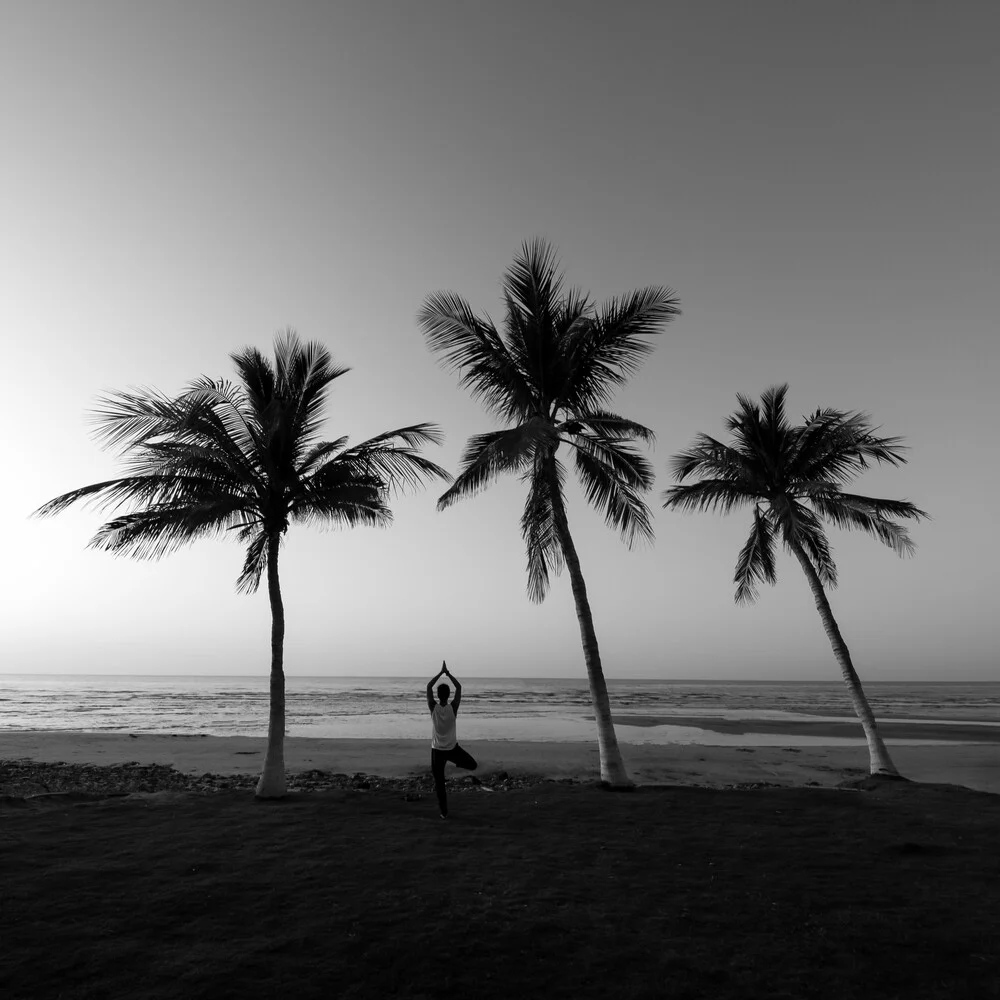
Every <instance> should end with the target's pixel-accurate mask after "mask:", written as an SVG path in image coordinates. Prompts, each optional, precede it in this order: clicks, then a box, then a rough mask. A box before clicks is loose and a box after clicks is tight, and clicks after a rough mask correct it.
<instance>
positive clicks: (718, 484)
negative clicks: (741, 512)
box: [662, 479, 764, 514]
mask: <svg viewBox="0 0 1000 1000" xmlns="http://www.w3.org/2000/svg"><path fill="white" fill-rule="evenodd" d="M662 499H663V506H664V507H670V508H673V509H674V510H688V511H706V510H708V511H713V512H715V511H718V512H721V513H722V514H728V513H730V512H731V511H733V510H736V509H737V508H739V507H745V506H746V505H747V504H751V503H757V502H759V501H760V500H762V499H764V496H763V494H761V493H760V492H759V491H756V490H754V489H753V488H752V487H744V485H743V484H742V483H739V482H734V481H733V480H731V479H702V480H699V481H698V482H696V483H686V484H683V485H679V486H671V487H670V488H669V489H667V490H664V491H663V494H662Z"/></svg>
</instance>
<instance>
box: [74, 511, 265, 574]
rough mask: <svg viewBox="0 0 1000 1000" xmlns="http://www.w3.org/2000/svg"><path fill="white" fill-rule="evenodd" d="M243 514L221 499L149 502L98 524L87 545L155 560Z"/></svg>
mask: <svg viewBox="0 0 1000 1000" xmlns="http://www.w3.org/2000/svg"><path fill="white" fill-rule="evenodd" d="M245 516H246V511H245V509H244V508H243V507H242V505H240V504H237V503H236V502H234V501H229V502H227V501H226V500H225V499H222V498H220V499H217V500H216V501H214V502H212V501H206V502H204V503H200V504H192V503H190V502H189V501H187V500H182V501H181V502H179V503H178V502H175V503H159V504H151V505H148V506H146V507H145V508H144V509H143V510H138V511H132V512H131V513H128V514H122V515H121V516H120V517H116V518H113V519H112V520H110V521H108V522H107V523H106V524H102V525H101V527H100V528H98V530H97V533H96V534H95V535H94V537H93V538H92V539H91V540H90V546H91V547H92V548H95V549H104V550H105V551H108V552H113V553H115V554H116V555H127V556H132V557H133V558H135V559H159V558H161V557H162V556H165V555H167V554H168V553H170V552H174V551H175V550H177V549H179V548H181V547H182V546H184V545H186V544H188V543H189V542H192V541H194V540H195V539H198V538H207V537H211V536H216V535H219V534H221V533H222V532H224V531H225V530H226V529H228V528H230V527H232V526H233V525H234V524H237V523H239V522H240V521H241V520H242V519H244V518H245Z"/></svg>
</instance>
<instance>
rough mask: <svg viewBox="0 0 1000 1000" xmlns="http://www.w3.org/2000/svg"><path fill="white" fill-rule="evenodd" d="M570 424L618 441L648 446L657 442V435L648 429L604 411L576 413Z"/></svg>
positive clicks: (633, 421)
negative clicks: (637, 442)
mask: <svg viewBox="0 0 1000 1000" xmlns="http://www.w3.org/2000/svg"><path fill="white" fill-rule="evenodd" d="M570 422H571V424H579V425H581V426H582V427H585V428H586V429H587V430H589V431H592V432H593V433H594V434H600V435H602V436H603V437H608V438H612V439H614V440H616V441H643V442H645V443H646V444H654V443H655V442H656V435H655V434H654V433H653V432H652V431H651V430H650V429H649V428H648V427H645V426H643V425H642V424H640V423H637V422H636V421H635V420H629V419H628V418H627V417H620V416H619V415H618V414H617V413H608V412H606V411H604V410H594V411H591V412H587V411H583V412H580V413H574V414H573V416H572V418H571V420H570ZM574 433H575V431H574Z"/></svg>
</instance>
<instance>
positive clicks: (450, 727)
mask: <svg viewBox="0 0 1000 1000" xmlns="http://www.w3.org/2000/svg"><path fill="white" fill-rule="evenodd" d="M442 674H443V675H444V676H445V677H448V678H449V679H450V680H451V681H452V682H453V683H454V685H455V700H454V701H453V702H452V703H451V704H450V705H449V704H448V698H449V697H450V695H451V688H450V687H448V685H447V684H439V685H438V689H437V696H438V700H437V701H436V702H435V701H434V693H433V688H434V682H435V681H436V680H437V679H438V677H440V676H442ZM461 703H462V685H461V684H460V683H459V681H458V679H457V678H456V677H455V676H454V674H452V673H451V671H450V670H449V669H448V664H447V663H445V662H444V660H442V661H441V669H440V670H439V671H438V672H437V674H436V675H435V676H434V677H432V678H431V679H430V680H429V681H428V682H427V707H428V708H429V709H430V713H431V724H432V727H433V731H432V736H431V774H433V775H434V791H435V792H436V793H437V800H438V806H439V807H440V809H441V819H446V818H447V816H448V795H447V792H446V791H445V787H444V765H445V764H446V763H447V762H448V761H449V760H450V761H451V762H452V763H453V764H456V765H457V766H458V767H464V768H465V769H466V770H467V771H475V769H476V768H477V767H478V766H479V765H478V764H477V763H476V761H475V758H474V757H473V756H472V754H470V753H466V751H465V750H463V749H462V748H461V747H460V746H459V745H458V742H457V740H456V739H455V716H456V715H457V714H458V706H459V705H460V704H461Z"/></svg>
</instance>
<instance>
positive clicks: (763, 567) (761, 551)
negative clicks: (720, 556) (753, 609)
mask: <svg viewBox="0 0 1000 1000" xmlns="http://www.w3.org/2000/svg"><path fill="white" fill-rule="evenodd" d="M777 581H778V577H777V572H776V570H775V565H774V527H773V525H772V524H771V522H770V520H769V519H768V517H767V515H766V514H764V513H763V512H762V511H761V509H760V505H759V504H758V505H757V506H756V507H754V512H753V527H752V528H751V529H750V536H749V538H747V540H746V544H745V545H744V546H743V548H742V549H741V550H740V554H739V557H738V559H737V560H736V573H735V574H734V576H733V583H735V584H736V603H737V604H744V603H746V604H752V603H753V602H754V601H756V600H757V587H758V584H761V583H769V584H771V586H772V587H773V586H774V584H775V583H777Z"/></svg>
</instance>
